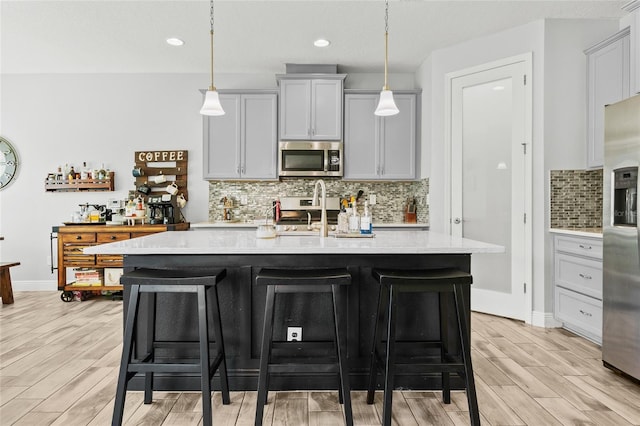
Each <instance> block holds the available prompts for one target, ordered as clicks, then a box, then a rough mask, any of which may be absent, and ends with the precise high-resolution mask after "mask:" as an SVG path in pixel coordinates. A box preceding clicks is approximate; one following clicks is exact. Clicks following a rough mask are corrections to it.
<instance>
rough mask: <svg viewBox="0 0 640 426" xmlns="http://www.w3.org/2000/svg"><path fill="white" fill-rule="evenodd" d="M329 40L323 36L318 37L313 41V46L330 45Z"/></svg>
mask: <svg viewBox="0 0 640 426" xmlns="http://www.w3.org/2000/svg"><path fill="white" fill-rule="evenodd" d="M330 44H331V42H330V41H329V40H325V39H323V38H319V39H317V40H316V41H314V42H313V45H314V46H315V47H327V46H328V45H330Z"/></svg>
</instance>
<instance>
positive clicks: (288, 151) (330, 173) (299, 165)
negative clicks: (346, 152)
mask: <svg viewBox="0 0 640 426" xmlns="http://www.w3.org/2000/svg"><path fill="white" fill-rule="evenodd" d="M342 157H343V155H342V142H328V141H288V142H279V143H278V175H279V176H284V177H289V176H301V177H303V176H312V177H318V176H327V177H341V176H342V171H343V164H342V161H343V158H342Z"/></svg>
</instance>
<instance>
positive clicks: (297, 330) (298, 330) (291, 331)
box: [287, 327, 302, 342]
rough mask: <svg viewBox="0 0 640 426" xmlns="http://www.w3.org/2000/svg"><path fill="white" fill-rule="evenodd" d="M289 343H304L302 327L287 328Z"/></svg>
mask: <svg viewBox="0 0 640 426" xmlns="http://www.w3.org/2000/svg"><path fill="white" fill-rule="evenodd" d="M287 342H302V327H287Z"/></svg>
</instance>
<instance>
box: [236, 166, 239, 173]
mask: <svg viewBox="0 0 640 426" xmlns="http://www.w3.org/2000/svg"><path fill="white" fill-rule="evenodd" d="M236 173H237V174H240V166H238V167H236Z"/></svg>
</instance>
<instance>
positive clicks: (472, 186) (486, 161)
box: [449, 55, 531, 319]
mask: <svg viewBox="0 0 640 426" xmlns="http://www.w3.org/2000/svg"><path fill="white" fill-rule="evenodd" d="M512 59H513V60H511V61H509V60H506V61H505V63H503V64H499V63H494V64H488V65H486V66H483V67H478V68H475V69H472V70H467V71H461V72H459V73H457V75H453V76H451V79H450V80H449V81H450V89H451V90H450V93H451V97H450V108H451V109H450V144H451V146H450V149H451V164H450V172H451V175H450V183H451V195H450V197H451V198H450V205H451V207H450V213H451V224H450V231H451V234H452V235H455V236H462V237H465V238H471V239H474V240H480V241H486V242H490V243H494V244H499V245H502V246H504V247H505V252H504V253H501V254H474V255H473V256H472V258H471V272H472V274H473V286H472V287H471V309H473V310H475V311H480V312H486V313H489V314H493V315H500V316H504V317H509V318H515V319H525V318H526V317H527V316H528V315H529V312H530V309H531V308H530V298H527V297H526V296H525V291H526V283H527V282H530V279H529V278H528V275H529V274H530V270H531V256H530V255H528V254H529V253H530V247H531V238H530V229H531V227H530V224H528V223H527V220H526V216H527V212H528V209H529V206H530V199H531V191H530V182H531V179H530V176H531V167H530V157H531V156H530V153H528V152H527V150H529V151H530V149H529V142H530V140H531V133H530V121H531V120H530V115H531V107H530V102H531V97H530V90H527V89H528V88H527V86H526V79H527V75H528V74H529V75H530V71H529V70H530V67H531V63H530V56H529V55H525V56H524V57H518V58H517V59H515V58H512ZM527 59H528V61H527ZM529 222H530V221H529ZM527 303H528V304H529V307H527Z"/></svg>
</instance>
